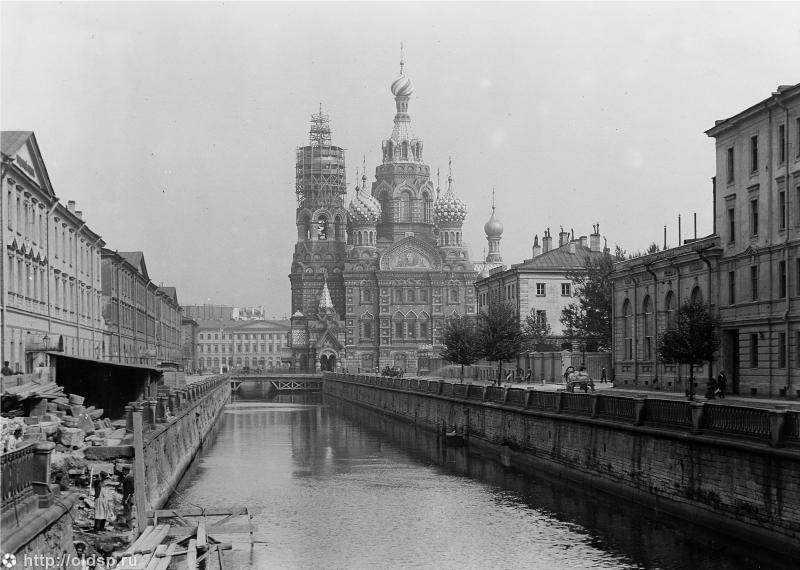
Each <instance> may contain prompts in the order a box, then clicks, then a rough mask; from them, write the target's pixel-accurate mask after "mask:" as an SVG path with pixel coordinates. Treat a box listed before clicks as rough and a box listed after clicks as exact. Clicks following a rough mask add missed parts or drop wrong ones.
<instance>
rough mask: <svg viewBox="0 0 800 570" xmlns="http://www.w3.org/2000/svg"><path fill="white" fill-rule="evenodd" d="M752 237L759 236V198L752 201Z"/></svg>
mask: <svg viewBox="0 0 800 570" xmlns="http://www.w3.org/2000/svg"><path fill="white" fill-rule="evenodd" d="M750 235H752V236H757V235H758V198H753V199H752V200H750Z"/></svg>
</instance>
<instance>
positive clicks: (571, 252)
mask: <svg viewBox="0 0 800 570" xmlns="http://www.w3.org/2000/svg"><path fill="white" fill-rule="evenodd" d="M576 243H577V242H575V241H571V242H569V252H570V254H572V255H575V244H576Z"/></svg>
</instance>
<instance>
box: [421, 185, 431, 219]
mask: <svg viewBox="0 0 800 570" xmlns="http://www.w3.org/2000/svg"><path fill="white" fill-rule="evenodd" d="M422 204H423V211H424V214H423V215H424V216H425V219H424V220H422V221H423V222H425V223H426V224H430V223H431V207H432V205H433V201H432V200H431V197H430V195H429V194H428V193H427V192H423V193H422Z"/></svg>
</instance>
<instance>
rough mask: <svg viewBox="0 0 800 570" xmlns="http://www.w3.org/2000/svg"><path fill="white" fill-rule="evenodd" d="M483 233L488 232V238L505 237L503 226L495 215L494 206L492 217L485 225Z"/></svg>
mask: <svg viewBox="0 0 800 570" xmlns="http://www.w3.org/2000/svg"><path fill="white" fill-rule="evenodd" d="M483 231H484V232H486V237H500V236H501V235H503V224H502V222H500V220H498V219H497V217H496V216H495V215H494V206H492V217H491V218H489V221H488V222H486V223H485V224H483Z"/></svg>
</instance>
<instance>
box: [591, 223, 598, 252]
mask: <svg viewBox="0 0 800 570" xmlns="http://www.w3.org/2000/svg"><path fill="white" fill-rule="evenodd" d="M589 249H591V250H592V251H600V224H595V225H594V226H592V233H591V234H590V235H589Z"/></svg>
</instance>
